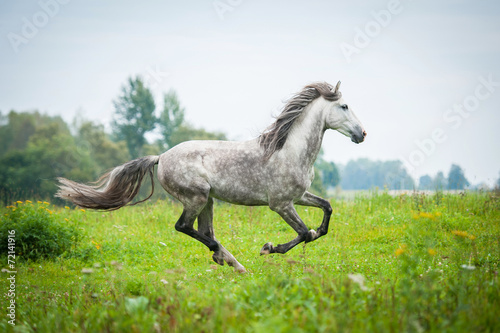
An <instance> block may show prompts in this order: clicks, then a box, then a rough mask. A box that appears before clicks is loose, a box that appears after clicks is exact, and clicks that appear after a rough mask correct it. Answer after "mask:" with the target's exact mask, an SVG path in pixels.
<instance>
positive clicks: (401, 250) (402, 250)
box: [394, 244, 406, 257]
mask: <svg viewBox="0 0 500 333" xmlns="http://www.w3.org/2000/svg"><path fill="white" fill-rule="evenodd" d="M405 252H406V244H403V245H400V247H399V248H398V249H396V252H394V254H395V255H396V257H399V256H400V255H402V254H403V253H405Z"/></svg>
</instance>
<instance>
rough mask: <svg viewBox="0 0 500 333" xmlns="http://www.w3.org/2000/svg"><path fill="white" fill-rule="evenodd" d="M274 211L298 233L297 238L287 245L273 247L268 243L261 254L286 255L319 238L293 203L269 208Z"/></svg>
mask: <svg viewBox="0 0 500 333" xmlns="http://www.w3.org/2000/svg"><path fill="white" fill-rule="evenodd" d="M269 207H270V208H271V209H272V210H273V211H275V212H276V213H278V214H279V215H280V216H281V217H282V218H283V220H285V222H286V223H288V225H289V226H291V227H292V228H293V230H295V231H296V232H297V234H298V235H297V237H295V238H294V239H292V240H291V241H289V242H288V243H285V244H279V245H277V246H273V244H272V243H266V244H264V246H263V247H262V249H261V250H260V254H261V255H263V254H269V253H286V252H288V251H290V250H291V249H292V248H294V247H295V246H296V245H297V244H300V243H302V242H306V243H307V242H310V241H313V240H314V239H316V238H317V233H316V231H314V230H309V229H307V226H306V225H305V224H304V222H303V221H302V219H301V218H300V216H299V214H297V211H296V210H295V207H294V206H293V203H292V202H288V203H282V204H274V205H270V206H269Z"/></svg>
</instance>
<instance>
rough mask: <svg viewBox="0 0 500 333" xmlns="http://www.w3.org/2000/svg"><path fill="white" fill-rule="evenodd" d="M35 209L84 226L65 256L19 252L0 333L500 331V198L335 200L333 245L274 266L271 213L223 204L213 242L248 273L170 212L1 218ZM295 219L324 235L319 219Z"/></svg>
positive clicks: (302, 250)
mask: <svg viewBox="0 0 500 333" xmlns="http://www.w3.org/2000/svg"><path fill="white" fill-rule="evenodd" d="M32 205H33V206H34V209H39V210H43V211H44V212H48V211H49V210H50V216H51V218H53V219H55V220H59V221H63V222H64V223H65V224H67V225H73V226H75V227H76V228H77V229H78V230H80V234H81V236H80V241H79V243H78V245H77V246H73V248H72V249H71V250H69V251H66V252H65V253H64V254H63V255H61V256H59V257H57V258H56V259H42V260H37V261H26V260H22V254H21V256H19V253H17V254H18V256H17V258H16V262H15V269H16V270H17V274H16V280H15V293H16V298H15V299H16V303H15V306H16V308H15V324H16V325H15V326H12V325H10V324H9V323H8V320H10V319H9V318H8V317H7V313H8V312H7V311H8V310H7V306H8V305H9V304H10V303H9V302H10V298H9V297H8V296H7V292H8V290H9V281H8V280H7V278H8V277H9V276H10V275H9V273H7V272H3V273H2V274H1V282H0V289H1V294H2V298H1V309H2V310H1V311H3V313H2V317H1V318H2V319H1V321H0V331H5V332H500V319H499V318H500V285H499V280H498V270H499V267H498V266H499V263H500V244H499V240H500V209H499V208H500V199H499V198H498V197H495V196H494V194H492V193H466V194H461V195H443V194H440V193H437V194H436V195H432V196H424V195H401V196H396V197H393V196H390V195H388V194H387V193H373V194H372V195H371V196H368V197H359V198H356V199H354V200H352V201H332V207H333V210H334V212H333V215H332V221H331V224H330V232H329V234H328V235H326V236H325V237H323V238H320V239H318V240H317V241H315V242H312V243H309V244H307V246H302V245H299V246H297V247H296V248H294V249H293V250H291V251H290V252H288V253H287V254H285V255H270V256H260V255H259V251H260V248H261V247H262V245H263V244H264V243H266V242H273V243H274V244H278V243H283V242H287V241H288V240H290V239H292V238H293V237H295V234H294V232H293V230H292V229H291V228H290V227H289V226H288V225H286V223H285V222H284V221H282V220H281V219H280V218H279V217H278V216H277V215H276V214H275V213H273V212H272V211H270V210H269V209H267V208H264V207H240V206H231V205H227V204H222V203H220V204H217V205H216V207H215V232H216V236H217V238H218V240H219V241H220V242H221V243H222V244H223V245H224V246H225V247H226V248H227V249H228V250H229V251H230V252H232V253H233V255H234V256H235V257H236V258H237V259H238V260H239V261H240V262H241V263H242V264H243V265H244V266H245V267H246V269H247V271H248V273H246V274H238V273H236V272H234V271H233V269H232V268H231V267H228V266H227V265H226V266H217V265H215V263H214V262H213V261H212V260H211V254H212V253H211V252H209V251H208V249H206V248H205V247H204V246H203V245H202V244H201V243H198V242H197V241H195V240H193V239H191V238H189V237H188V236H186V235H183V234H180V233H178V232H176V231H175V229H174V224H175V221H176V220H177V218H178V216H179V215H180V213H181V206H179V205H177V204H174V203H172V202H168V201H163V202H157V203H155V204H151V203H150V204H142V205H138V206H133V207H125V208H123V209H121V210H118V211H115V212H111V213H103V212H91V211H82V210H79V209H68V208H57V207H53V206H51V205H47V203H45V204H44V203H29V202H23V203H16V204H15V205H14V206H11V207H9V208H3V209H2V210H1V216H2V218H4V217H5V216H6V215H5V214H7V216H8V215H9V214H11V213H12V210H14V209H15V210H22V209H25V208H26V207H27V206H32ZM40 207H45V208H40ZM298 211H299V214H300V215H301V217H302V218H303V220H304V221H305V222H306V224H307V225H308V226H309V227H310V228H316V227H318V226H319V224H320V222H321V219H322V212H321V210H319V209H313V208H304V207H298ZM65 219H66V220H65ZM2 223H3V222H2ZM3 237H4V238H2V239H6V236H5V235H3ZM2 246H7V245H6V244H5V243H3V244H2ZM20 257H21V258H20ZM1 260H2V263H1V265H0V267H2V268H3V267H7V256H6V255H5V256H2V259H1Z"/></svg>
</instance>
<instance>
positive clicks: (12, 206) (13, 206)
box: [6, 206, 15, 208]
mask: <svg viewBox="0 0 500 333" xmlns="http://www.w3.org/2000/svg"><path fill="white" fill-rule="evenodd" d="M6 208H15V207H14V206H7V207H6Z"/></svg>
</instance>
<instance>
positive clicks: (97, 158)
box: [76, 121, 130, 178]
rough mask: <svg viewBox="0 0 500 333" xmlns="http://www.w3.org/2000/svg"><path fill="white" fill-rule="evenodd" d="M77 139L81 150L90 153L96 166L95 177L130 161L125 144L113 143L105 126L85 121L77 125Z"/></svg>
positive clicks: (122, 142)
mask: <svg viewBox="0 0 500 333" xmlns="http://www.w3.org/2000/svg"><path fill="white" fill-rule="evenodd" d="M76 138H77V142H78V147H79V150H82V151H88V153H89V154H90V158H91V159H92V161H93V162H94V164H95V169H96V175H95V177H97V176H99V175H100V174H102V173H103V172H105V171H107V170H109V169H111V168H113V167H116V166H118V165H120V164H123V163H125V162H127V161H128V160H130V155H129V153H128V150H127V147H126V144H125V142H124V141H119V142H113V141H111V139H110V138H109V135H108V134H107V133H106V132H105V131H104V126H103V125H99V124H95V123H93V122H91V121H83V122H82V123H81V124H79V125H77V134H76ZM95 177H94V178H95Z"/></svg>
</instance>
